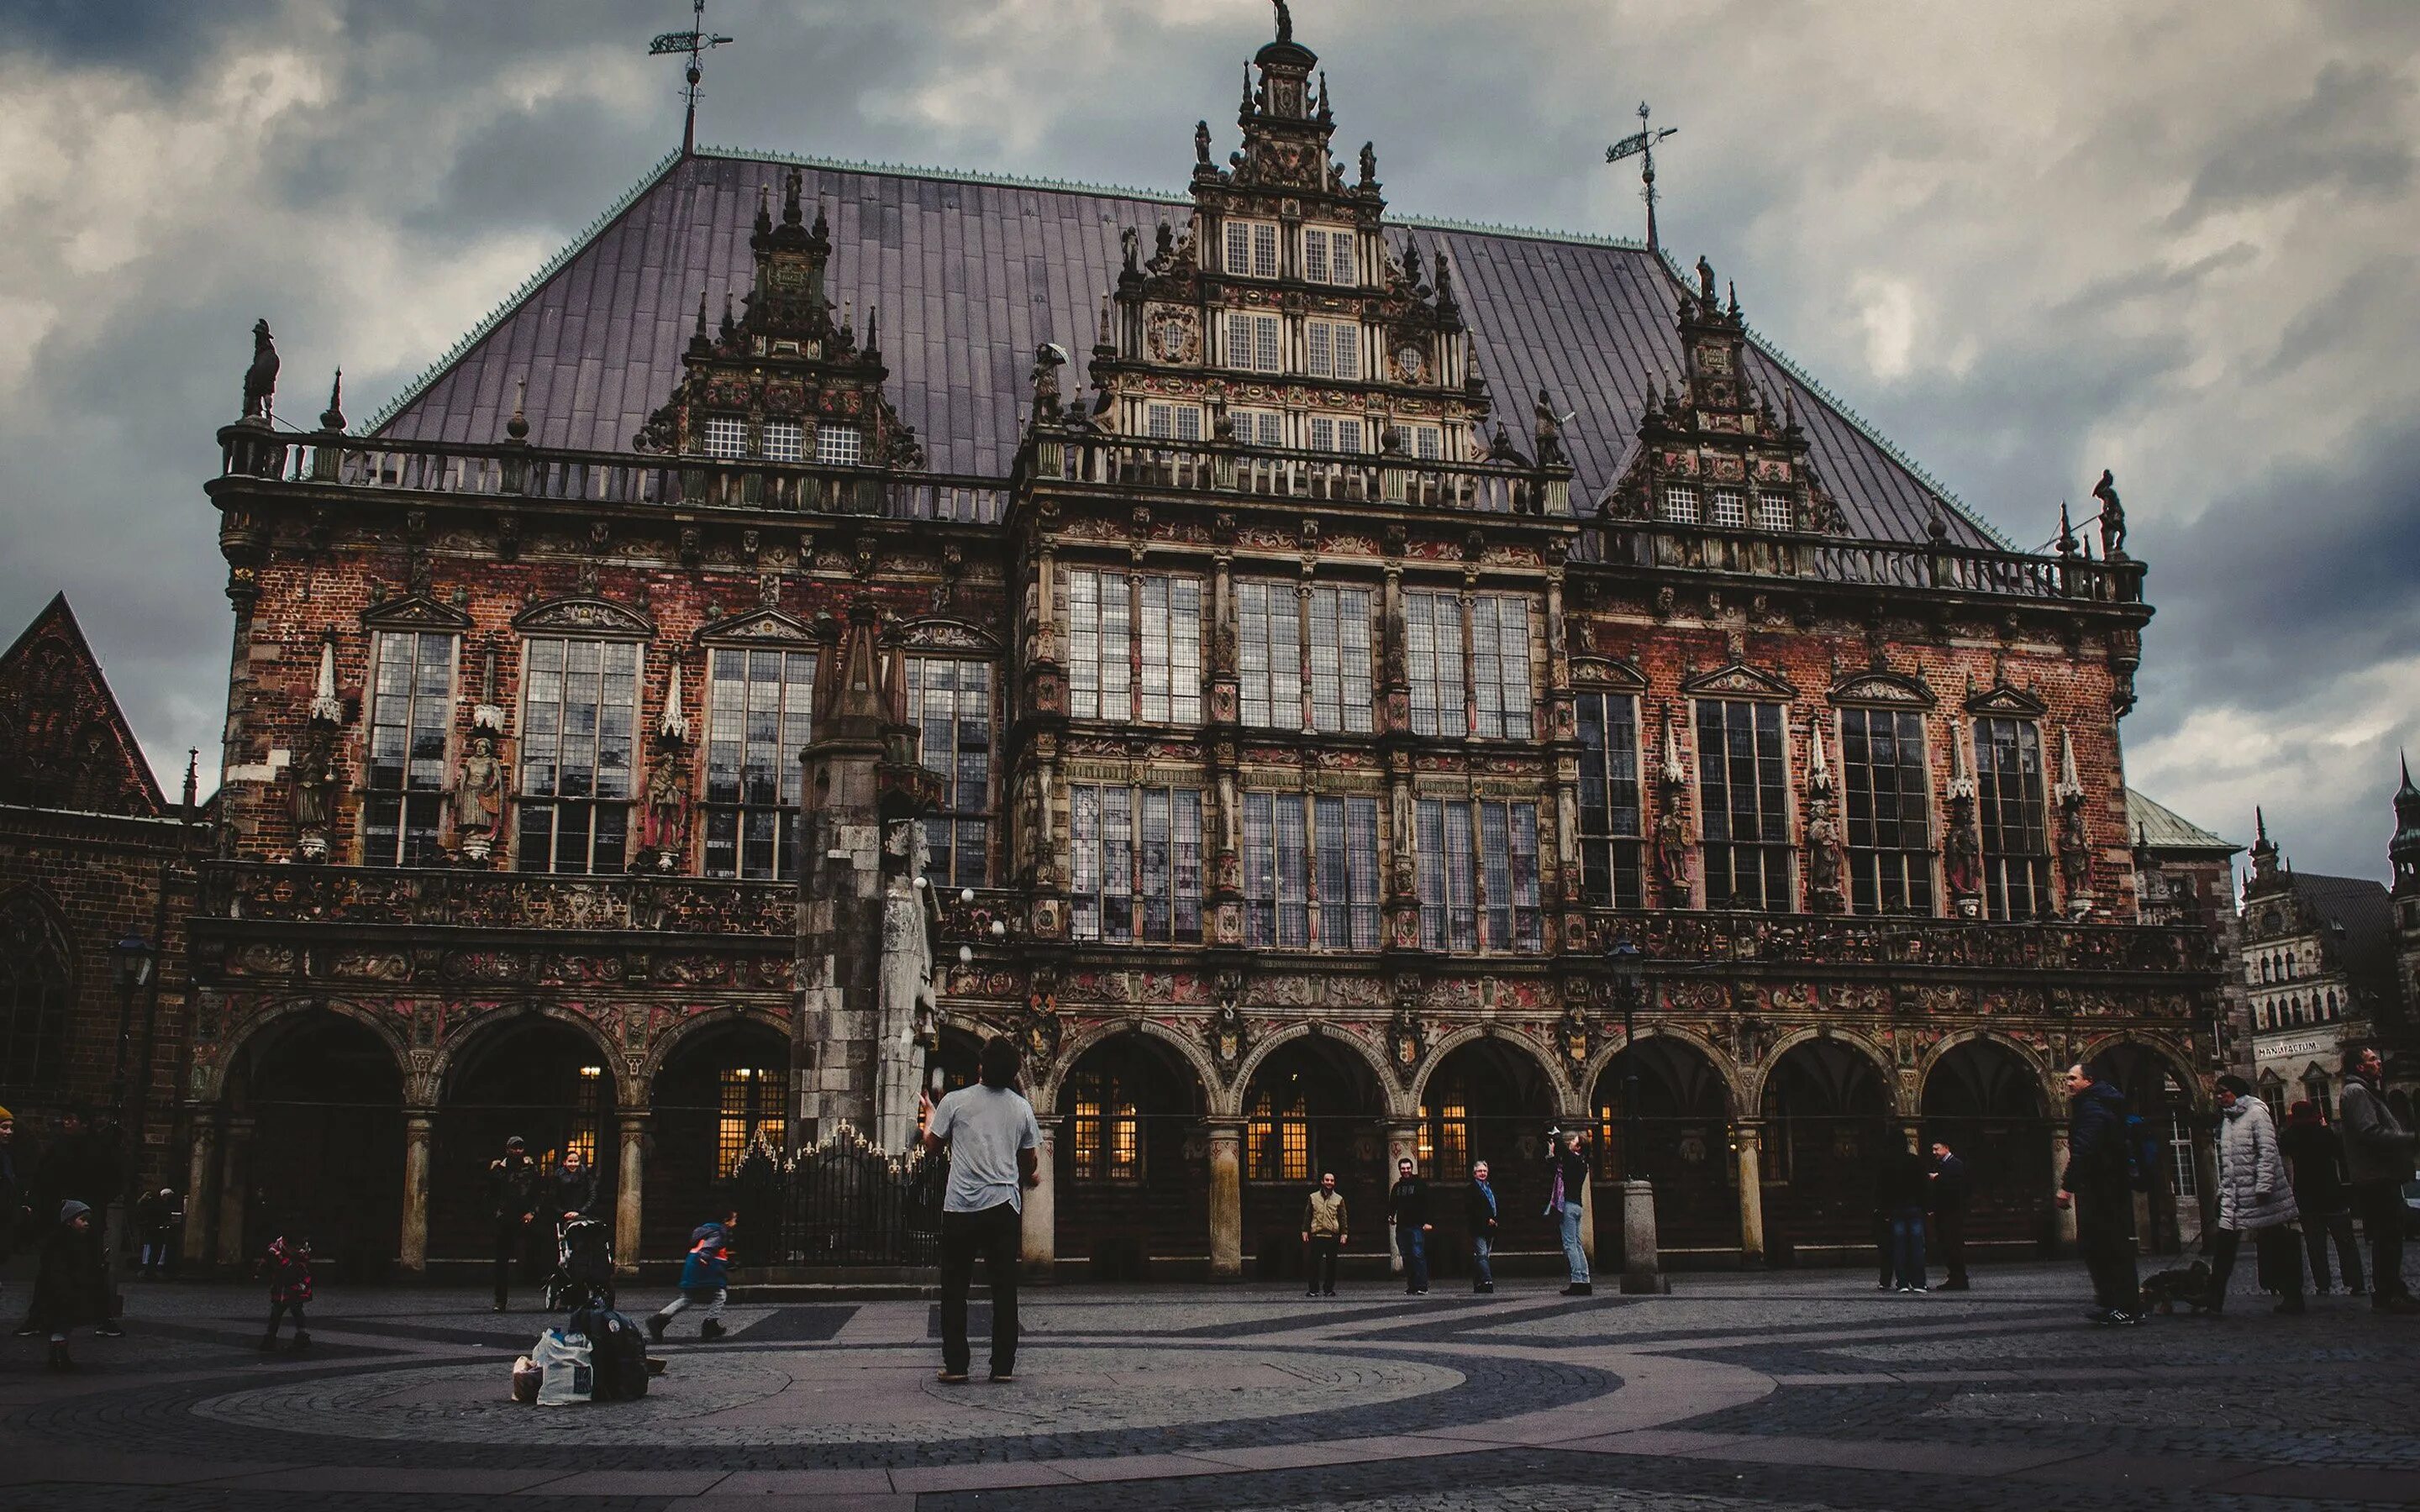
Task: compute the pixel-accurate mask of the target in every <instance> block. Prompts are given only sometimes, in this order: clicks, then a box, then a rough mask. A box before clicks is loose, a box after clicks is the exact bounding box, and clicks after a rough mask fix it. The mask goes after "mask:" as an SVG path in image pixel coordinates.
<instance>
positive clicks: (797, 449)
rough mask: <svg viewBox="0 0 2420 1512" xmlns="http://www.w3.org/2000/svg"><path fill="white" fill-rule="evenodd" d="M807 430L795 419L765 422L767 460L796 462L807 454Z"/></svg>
mask: <svg viewBox="0 0 2420 1512" xmlns="http://www.w3.org/2000/svg"><path fill="white" fill-rule="evenodd" d="M806 440H807V432H806V427H805V426H804V425H801V424H799V423H798V422H797V421H795V420H768V421H767V422H765V460H766V461H768V462H796V461H798V460H799V458H801V457H802V456H804V455H806Z"/></svg>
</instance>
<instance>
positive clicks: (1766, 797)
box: [1698, 699, 1791, 914]
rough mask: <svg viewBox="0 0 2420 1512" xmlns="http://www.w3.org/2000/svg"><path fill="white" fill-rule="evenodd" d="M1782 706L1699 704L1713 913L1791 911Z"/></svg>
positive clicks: (1701, 810) (1701, 790) (1701, 802)
mask: <svg viewBox="0 0 2420 1512" xmlns="http://www.w3.org/2000/svg"><path fill="white" fill-rule="evenodd" d="M1781 714H1782V709H1781V705H1780V704H1778V703H1749V702H1733V701H1730V700H1724V699H1703V700H1700V701H1699V703H1698V815H1699V825H1700V826H1701V828H1702V830H1703V832H1704V836H1705V839H1704V841H1703V843H1702V845H1701V846H1700V849H1701V850H1702V852H1703V854H1704V856H1705V863H1706V866H1705V872H1706V906H1707V907H1709V908H1748V909H1758V910H1761V911H1763V912H1766V913H1775V914H1781V913H1788V912H1789V911H1790V902H1791V900H1790V810H1789V786H1790V782H1789V772H1788V763H1787V761H1786V760H1785V759H1784V755H1783V750H1782V720H1781Z"/></svg>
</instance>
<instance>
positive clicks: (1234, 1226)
mask: <svg viewBox="0 0 2420 1512" xmlns="http://www.w3.org/2000/svg"><path fill="white" fill-rule="evenodd" d="M1243 1273H1244V1126H1243V1124H1242V1123H1240V1122H1238V1121H1235V1120H1233V1119H1220V1120H1218V1121H1216V1122H1214V1123H1212V1124H1211V1125H1210V1276H1211V1279H1212V1280H1214V1281H1233V1280H1238V1279H1241V1278H1242V1276H1243Z"/></svg>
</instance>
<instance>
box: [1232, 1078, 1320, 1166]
mask: <svg viewBox="0 0 2420 1512" xmlns="http://www.w3.org/2000/svg"><path fill="white" fill-rule="evenodd" d="M1244 1165H1245V1168H1246V1170H1247V1171H1248V1173H1249V1176H1248V1180H1254V1181H1307V1180H1311V1111H1310V1108H1309V1107H1308V1105H1307V1104H1306V1103H1305V1101H1304V1098H1303V1094H1302V1088H1300V1087H1296V1086H1289V1087H1287V1088H1284V1089H1283V1092H1282V1095H1280V1096H1272V1095H1271V1093H1270V1091H1269V1089H1268V1088H1261V1089H1260V1090H1259V1091H1258V1092H1257V1093H1255V1094H1253V1097H1252V1105H1251V1107H1250V1109H1249V1113H1248V1115H1247V1117H1246V1119H1245V1121H1244Z"/></svg>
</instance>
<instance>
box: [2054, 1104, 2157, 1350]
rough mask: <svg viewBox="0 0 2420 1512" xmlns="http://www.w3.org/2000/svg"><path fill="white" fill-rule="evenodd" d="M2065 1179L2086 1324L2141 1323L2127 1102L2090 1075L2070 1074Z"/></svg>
mask: <svg viewBox="0 0 2420 1512" xmlns="http://www.w3.org/2000/svg"><path fill="white" fill-rule="evenodd" d="M2067 1095H2068V1105H2069V1108H2070V1112H2069V1114H2068V1120H2067V1173H2066V1174H2065V1175H2064V1176H2062V1177H2060V1178H2059V1182H2058V1205H2059V1206H2060V1207H2062V1208H2064V1207H2068V1206H2070V1205H2072V1206H2073V1207H2074V1209H2075V1247H2076V1248H2077V1249H2078V1250H2080V1251H2082V1252H2083V1255H2084V1267H2085V1269H2086V1271H2087V1272H2089V1273H2091V1276H2092V1311H2090V1312H2088V1313H2086V1314H2085V1315H2084V1316H2085V1319H2086V1321H2087V1322H2093V1323H2100V1324H2104V1325H2107V1324H2129V1323H2139V1322H2141V1321H2142V1320H2143V1293H2142V1290H2141V1286H2140V1283H2139V1282H2138V1281H2137V1280H2136V1278H2135V1274H2134V1185H2133V1179H2132V1178H2131V1176H2130V1175H2129V1174H2128V1172H2129V1169H2130V1167H2129V1165H2128V1162H2127V1159H2126V1095H2125V1094H2124V1093H2122V1092H2120V1091H2118V1088H2116V1087H2115V1086H2113V1085H2112V1084H2110V1083H2108V1082H2106V1081H2102V1080H2101V1079H2099V1078H2098V1077H2096V1076H2095V1075H2094V1074H2093V1072H2092V1071H2091V1069H2090V1068H2089V1067H2086V1066H2084V1065H2081V1064H2078V1065H2073V1066H2070V1067H2068V1068H2067Z"/></svg>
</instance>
